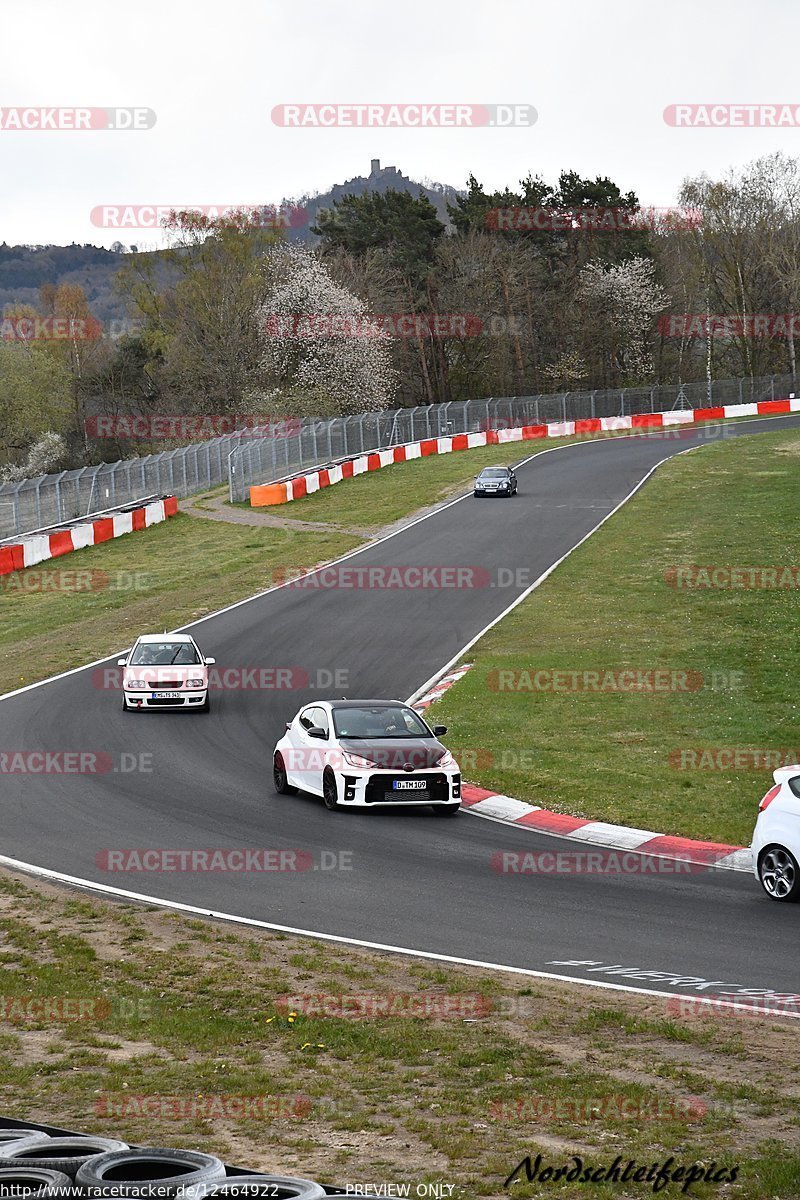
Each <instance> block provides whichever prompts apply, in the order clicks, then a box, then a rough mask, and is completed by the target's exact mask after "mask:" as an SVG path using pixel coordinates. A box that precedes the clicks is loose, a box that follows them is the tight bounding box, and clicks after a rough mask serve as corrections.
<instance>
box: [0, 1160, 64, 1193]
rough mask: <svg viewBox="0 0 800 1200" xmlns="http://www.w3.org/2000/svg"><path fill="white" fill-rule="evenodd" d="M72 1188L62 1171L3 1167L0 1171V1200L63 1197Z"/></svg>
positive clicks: (44, 1168)
mask: <svg viewBox="0 0 800 1200" xmlns="http://www.w3.org/2000/svg"><path fill="white" fill-rule="evenodd" d="M72 1187H73V1183H72V1179H71V1178H70V1177H69V1175H65V1174H64V1172H63V1171H51V1170H49V1169H48V1168H47V1167H3V1168H2V1170H0V1200H1V1198H4V1197H9V1198H10V1197H16V1198H17V1200H19V1197H20V1196H24V1197H25V1200H36V1198H37V1197H44V1196H61V1197H63V1196H65V1195H66V1194H67V1192H68V1191H70V1190H71V1189H72ZM29 1189H30V1190H29Z"/></svg>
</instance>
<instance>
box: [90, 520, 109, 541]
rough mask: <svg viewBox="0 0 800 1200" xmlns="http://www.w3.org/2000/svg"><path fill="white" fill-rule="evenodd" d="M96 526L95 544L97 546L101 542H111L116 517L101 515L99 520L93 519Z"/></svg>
mask: <svg viewBox="0 0 800 1200" xmlns="http://www.w3.org/2000/svg"><path fill="white" fill-rule="evenodd" d="M92 525H93V526H94V544H95V546H97V545H98V544H99V543H100V542H110V541H111V539H112V538H113V536H114V518H113V517H101V519H100V520H99V521H92Z"/></svg>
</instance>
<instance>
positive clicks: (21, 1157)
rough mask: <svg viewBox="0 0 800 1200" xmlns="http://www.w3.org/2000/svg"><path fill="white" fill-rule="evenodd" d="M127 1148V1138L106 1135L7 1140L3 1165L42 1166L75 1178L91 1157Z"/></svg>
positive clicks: (1, 1158)
mask: <svg viewBox="0 0 800 1200" xmlns="http://www.w3.org/2000/svg"><path fill="white" fill-rule="evenodd" d="M127 1149H128V1143H127V1142H121V1141H119V1140H118V1139H117V1138H102V1137H78V1136H76V1137H54V1138H48V1139H47V1141H46V1142H36V1143H35V1144H33V1145H26V1143H25V1142H5V1143H4V1144H3V1145H2V1146H0V1168H3V1167H7V1166H8V1167H14V1168H15V1169H18V1168H22V1167H25V1168H26V1169H27V1168H28V1167H41V1168H42V1169H43V1170H45V1171H61V1172H63V1174H64V1175H69V1177H70V1179H74V1178H75V1175H76V1174H77V1171H78V1169H79V1168H80V1167H81V1166H83V1165H84V1164H85V1163H87V1162H89V1161H90V1160H91V1159H94V1158H97V1157H98V1156H99V1155H103V1154H107V1153H109V1152H110V1151H112V1150H116V1151H120V1150H127Z"/></svg>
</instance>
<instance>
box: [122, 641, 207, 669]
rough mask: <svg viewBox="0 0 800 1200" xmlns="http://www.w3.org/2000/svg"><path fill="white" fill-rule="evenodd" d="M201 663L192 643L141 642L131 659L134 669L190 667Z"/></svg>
mask: <svg viewBox="0 0 800 1200" xmlns="http://www.w3.org/2000/svg"><path fill="white" fill-rule="evenodd" d="M199 662H200V656H199V654H198V653H197V650H196V649H195V647H194V646H193V645H192V643H191V642H166V641H165V642H139V644H138V646H137V647H136V649H135V650H134V652H133V657H132V658H131V666H134V667H190V666H192V664H193V663H199Z"/></svg>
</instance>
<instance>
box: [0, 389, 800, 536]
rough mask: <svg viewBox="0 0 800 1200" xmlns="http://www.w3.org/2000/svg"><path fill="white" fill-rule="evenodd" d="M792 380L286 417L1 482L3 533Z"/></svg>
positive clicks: (734, 398)
mask: <svg viewBox="0 0 800 1200" xmlns="http://www.w3.org/2000/svg"><path fill="white" fill-rule="evenodd" d="M795 386H796V384H795V383H794V382H793V380H792V377H791V376H789V375H783V376H781V375H769V376H764V377H762V378H758V379H723V380H714V381H713V382H711V383H710V384H709V383H707V382H706V381H703V382H700V383H687V384H659V385H657V386H654V387H651V388H619V389H614V390H607V391H603V390H595V391H591V392H558V393H555V394H547V395H531V396H499V397H489V398H488V399H483V400H451V401H448V402H446V403H444V404H432V405H424V406H421V407H418V408H400V409H396V410H394V411H391V412H379V413H359V414H357V415H355V416H350V417H334V418H331V419H329V420H320V419H318V418H315V417H304V418H303V419H302V420H301V421H299V422H297V423H295V422H293V423H292V424H293V426H294V427H295V428H297V427H298V426H299V430H298V432H297V433H292V434H291V436H278V435H276V431H274V430H272V431H271V430H270V429H269V428H264V427H262V428H261V429H259V428H255V427H254V428H252V429H247V430H243V431H240V432H237V433H232V434H227V435H225V436H223V437H218V438H212V439H211V440H210V441H205V442H195V443H193V444H191V445H188V446H181V447H179V448H178V449H175V450H166V451H162V452H161V453H159V454H149V455H147V456H145V457H142V458H130V459H123V460H122V461H120V462H115V463H101V464H100V465H99V466H93V467H83V468H82V469H80V470H76V471H62V472H60V473H59V474H57V475H43V476H41V477H39V478H38V479H26V480H23V481H22V482H20V483H4V484H0V538H6V539H7V538H9V537H13V536H16V535H18V534H22V533H26V532H29V531H31V530H33V529H41V528H44V527H47V526H51V525H56V524H59V523H64V522H67V521H71V520H75V519H77V518H80V517H84V518H85V517H86V515H87V514H89V513H91V512H94V511H98V510H100V509H108V508H111V507H115V506H119V505H120V504H123V503H129V502H131V501H133V500H135V499H137V498H138V497H140V496H145V495H154V494H158V495H165V494H169V495H173V496H178V497H183V496H189V495H191V494H192V493H194V492H201V491H204V490H207V489H210V488H213V487H216V486H218V485H220V484H223V483H229V486H230V495H231V499H232V500H238V501H241V500H246V499H247V493H248V488H249V487H250V485H251V484H252V483H271V482H274V481H275V480H277V479H280V478H282V477H285V476H287V475H291V474H296V473H298V472H301V471H304V470H311V469H312V468H314V467H317V466H319V465H320V464H323V463H325V462H331V461H338V460H339V459H342V458H348V457H351V456H355V455H358V454H361V453H363V452H364V451H368V450H377V449H382V448H386V447H387V446H394V445H399V444H400V443H402V442H415V441H419V440H421V439H423V438H428V437H442V436H447V435H449V434H453V433H475V432H478V431H479V430H481V429H486V428H492V427H495V428H499V427H502V426H503V425H516V424H531V425H538V424H543V423H546V422H548V421H575V420H581V419H584V418H587V417H615V416H629V415H632V414H634V413H643V412H660V411H669V410H671V409H674V408H703V407H706V406H708V405H718V404H743V403H747V402H751V401H756V400H768V399H780V398H782V397H785V396H787V395H788V394H789V392H790V391H793V390H794V388H795ZM276 429H277V430H280V426H278V427H276Z"/></svg>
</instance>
